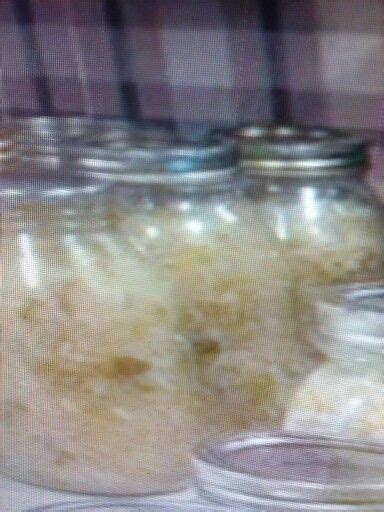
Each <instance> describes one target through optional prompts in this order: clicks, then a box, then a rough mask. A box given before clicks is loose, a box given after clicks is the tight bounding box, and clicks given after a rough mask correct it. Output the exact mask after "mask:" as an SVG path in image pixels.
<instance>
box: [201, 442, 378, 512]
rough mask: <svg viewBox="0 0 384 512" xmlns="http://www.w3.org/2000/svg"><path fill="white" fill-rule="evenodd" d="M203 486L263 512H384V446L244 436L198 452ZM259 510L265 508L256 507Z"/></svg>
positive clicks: (203, 489) (222, 499) (212, 494)
mask: <svg viewBox="0 0 384 512" xmlns="http://www.w3.org/2000/svg"><path fill="white" fill-rule="evenodd" d="M194 465H195V469H196V471H197V486H198V488H199V490H200V492H201V493H202V494H203V495H204V496H205V497H208V498H211V499H214V500H218V501H219V502H222V503H232V504H240V505H241V504H242V505H245V504H247V505H253V506H255V508H256V506H257V507H260V510H263V511H264V510H265V511H266V510H271V511H272V510H273V511H274V512H276V511H279V512H280V511H284V512H287V511H289V510H292V511H293V510H295V511H303V512H304V511H305V512H308V511H321V512H324V511H336V510H337V511H348V512H350V511H366V510H370V511H376V512H378V511H379V510H380V511H383V510H384V446H383V445H369V444H366V443H358V442H349V441H345V440H341V439H336V438H326V437H310V436H298V435H293V434H289V433H275V434H273V433H272V434H271V433H261V434H260V433H255V434H253V433H244V434H240V435H238V436H235V437H232V438H227V439H223V440H221V441H218V442H211V443H206V444H204V445H202V446H200V448H198V449H197V451H196V452H195V458H194ZM256 510H259V508H256Z"/></svg>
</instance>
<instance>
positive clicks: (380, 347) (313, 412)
mask: <svg viewBox="0 0 384 512" xmlns="http://www.w3.org/2000/svg"><path fill="white" fill-rule="evenodd" d="M315 297H316V312H317V324H318V325H317V329H316V332H314V333H313V336H312V337H313V341H314V343H316V344H317V346H318V347H319V348H320V350H322V351H323V352H324V353H325V354H326V355H327V357H328V362H327V363H326V364H324V365H323V366H321V367H320V368H319V369H318V370H317V371H315V372H314V373H313V374H312V375H311V376H310V377H308V379H307V380H306V381H305V382H304V384H303V385H302V387H301V388H300V389H299V390H298V392H297V394H296V396H295V397H294V399H293V401H292V404H291V407H290V410H289V412H288V415H287V419H286V428H288V429H290V430H298V431H304V432H310V433H315V434H324V433H330V434H333V435H337V436H341V437H350V438H351V437H352V438H360V439H363V440H372V441H376V442H381V443H384V281H383V282H382V283H381V286H380V285H371V286H368V285H362V286H356V287H336V288H335V287H330V288H326V289H324V290H320V291H318V292H317V293H315Z"/></svg>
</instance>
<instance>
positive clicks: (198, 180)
mask: <svg viewBox="0 0 384 512" xmlns="http://www.w3.org/2000/svg"><path fill="white" fill-rule="evenodd" d="M92 155H93V156H92V158H90V151H89V150H86V151H85V156H84V158H82V159H80V160H79V162H78V164H79V165H80V166H81V167H82V168H83V169H84V172H85V173H87V174H90V175H91V176H93V177H97V178H99V179H102V180H107V181H110V182H113V183H114V194H113V200H114V204H115V215H114V220H115V222H116V225H118V226H119V229H120V231H121V232H122V236H123V237H124V239H125V240H126V241H127V242H129V244H130V245H131V246H132V247H133V248H135V250H136V251H137V253H138V254H139V255H141V256H142V257H143V258H145V259H146V260H147V261H149V262H150V264H151V267H152V268H153V269H154V270H155V271H157V272H158V274H159V275H160V276H161V277H162V278H165V279H166V280H167V282H168V283H169V284H170V286H171V287H172V289H173V290H174V296H175V297H177V301H178V303H179V304H180V307H181V310H182V313H181V319H180V331H181V332H182V333H184V334H185V336H186V337H187V338H188V339H189V341H190V343H191V346H192V349H193V351H194V355H195V371H196V376H197V382H198V387H197V389H196V396H197V401H199V402H200V403H201V404H202V409H203V411H202V417H203V418H204V419H205V421H206V424H207V426H206V431H207V432H211V431H212V432H217V431H232V430H238V429H240V428H247V429H248V428H261V427H265V426H267V425H268V426H272V425H278V424H281V422H282V420H283V417H284V413H285V410H286V406H287V401H288V397H289V396H290V392H291V390H292V388H293V386H294V385H295V384H296V383H297V379H298V377H297V376H298V375H300V376H301V375H303V374H305V375H306V374H307V373H308V372H309V371H310V369H311V368H312V367H313V362H312V352H310V350H309V349H308V350H306V349H305V348H304V349H303V347H302V346H301V345H300V344H299V343H297V341H296V337H295V335H296V332H295V323H294V321H293V315H292V311H291V310H292V297H291V289H290V283H288V285H287V284H286V277H285V276H286V264H285V260H284V256H285V255H284V254H283V253H282V252H281V251H280V247H279V244H278V243H277V242H276V240H275V237H274V235H273V232H272V231H271V230H270V227H269V225H267V223H265V222H264V223H263V222H262V219H260V220H259V218H258V209H257V208H256V207H255V203H254V202H253V201H249V200H247V199H245V198H244V195H243V194H242V193H241V191H240V188H239V181H238V167H237V155H236V152H235V151H234V147H233V144H231V143H230V142H228V141H224V140H223V139H221V138H220V137H219V138H218V137H215V136H214V135H208V134H207V133H203V134H201V132H199V135H197V134H196V132H194V133H193V136H192V137H191V138H189V137H188V133H187V132H186V131H184V132H183V133H180V132H177V131H176V132H169V133H168V135H167V134H165V133H164V132H161V133H160V134H159V135H158V136H157V135H156V133H154V132H152V133H151V134H150V136H149V135H148V133H146V132H143V133H141V134H140V135H139V136H138V137H136V138H134V139H131V140H126V142H125V146H124V147H123V148H121V149H120V151H119V152H116V151H114V152H112V151H110V150H109V149H108V148H105V147H99V148H98V149H97V151H94V150H93V152H92Z"/></svg>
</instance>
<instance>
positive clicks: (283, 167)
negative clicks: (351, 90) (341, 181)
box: [235, 126, 369, 177]
mask: <svg viewBox="0 0 384 512" xmlns="http://www.w3.org/2000/svg"><path fill="white" fill-rule="evenodd" d="M235 139H236V140H237V143H238V145H239V150H240V154H241V160H242V167H243V169H244V171H245V173H246V174H259V175H265V176H281V177H290V176H292V177H320V176H332V175H345V174H349V175H356V174H359V173H361V172H362V170H364V168H365V167H366V166H367V164H368V160H369V158H368V151H367V149H368V144H367V142H366V141H364V140H363V139H361V138H359V137H356V136H354V135H352V134H349V133H347V132H343V131H340V130H335V129H328V128H303V127H295V126H272V127H268V126H245V127H242V128H240V129H238V130H237V131H236V132H235Z"/></svg>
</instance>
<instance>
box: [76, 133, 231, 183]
mask: <svg viewBox="0 0 384 512" xmlns="http://www.w3.org/2000/svg"><path fill="white" fill-rule="evenodd" d="M110 136H111V135H108V137H110ZM109 144H110V145H111V144H112V146H113V145H114V144H115V143H114V142H112V143H109ZM118 146H119V147H118V151H116V148H115V147H112V148H110V147H108V144H107V145H105V146H104V147H94V148H93V149H92V152H90V151H89V148H84V150H83V152H82V154H81V153H80V154H79V155H78V159H77V161H76V165H77V166H79V167H80V168H81V169H82V170H83V172H84V173H85V174H87V175H91V176H93V177H97V178H101V179H105V180H111V181H114V182H125V183H131V184H199V183H207V182H212V181H214V182H220V181H222V180H225V179H226V178H227V179H228V178H230V177H232V176H233V174H234V172H235V169H236V155H235V151H234V145H233V143H231V142H229V141H224V140H222V139H221V138H218V137H214V136H209V137H206V138H205V139H204V140H196V139H194V140H189V139H188V138H187V137H184V136H180V134H178V133H176V132H170V131H164V130H160V131H158V130H146V129H145V130H143V131H135V132H134V133H131V134H129V133H126V138H125V139H124V140H123V141H122V139H121V137H120V139H119V143H118Z"/></svg>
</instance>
